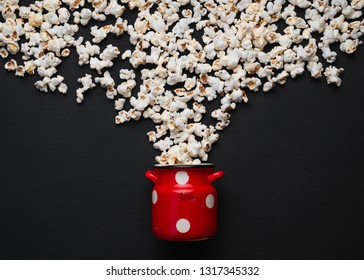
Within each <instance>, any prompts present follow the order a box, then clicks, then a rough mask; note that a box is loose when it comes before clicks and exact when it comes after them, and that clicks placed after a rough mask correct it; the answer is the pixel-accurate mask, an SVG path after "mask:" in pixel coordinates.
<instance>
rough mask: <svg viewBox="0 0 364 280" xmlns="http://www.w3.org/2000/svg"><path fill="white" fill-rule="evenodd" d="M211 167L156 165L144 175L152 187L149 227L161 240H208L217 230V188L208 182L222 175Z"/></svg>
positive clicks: (222, 174)
mask: <svg viewBox="0 0 364 280" xmlns="http://www.w3.org/2000/svg"><path fill="white" fill-rule="evenodd" d="M212 171H213V168H212V167H205V166H203V167H193V168H188V167H176V168H155V169H154V170H150V171H147V172H146V174H145V176H146V177H147V178H148V179H150V180H152V181H153V182H154V184H155V186H154V188H153V190H152V230H153V233H154V235H155V236H156V237H157V238H159V239H162V240H171V241H195V240H204V239H209V238H211V237H212V236H214V234H215V233H216V231H217V191H216V189H215V188H214V187H213V186H212V185H211V183H212V182H213V181H215V180H217V179H219V178H221V177H223V176H224V173H223V172H221V171H218V172H214V173H212Z"/></svg>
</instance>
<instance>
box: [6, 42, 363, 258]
mask: <svg viewBox="0 0 364 280" xmlns="http://www.w3.org/2000/svg"><path fill="white" fill-rule="evenodd" d="M363 58H364V51H363V48H362V47H361V48H360V49H359V51H358V52H357V53H356V54H354V55H351V56H348V55H345V54H343V53H340V54H339V58H338V65H340V66H343V67H345V72H344V73H343V75H342V78H343V85H342V86H341V88H336V87H334V86H329V85H326V83H325V81H324V80H321V81H315V80H313V79H311V78H310V77H309V75H308V74H305V75H304V76H303V77H300V78H298V79H295V80H291V79H290V80H289V81H288V83H287V84H286V85H285V86H283V87H278V88H276V89H275V90H274V91H273V92H271V93H269V94H264V93H258V94H250V95H249V97H250V100H249V104H247V105H243V104H241V105H239V106H238V109H237V110H236V111H235V112H234V113H233V116H232V122H231V125H230V127H229V128H228V129H226V130H225V131H224V132H222V133H221V138H220V141H219V142H218V144H216V145H215V146H214V149H213V151H212V152H211V154H210V162H213V163H215V165H216V168H215V169H216V170H223V171H225V174H226V176H225V178H224V179H221V180H219V181H218V182H216V183H215V186H216V187H217V189H218V191H219V223H220V224H219V226H220V229H219V232H218V235H217V236H216V237H215V238H214V239H212V240H209V241H201V242H193V243H174V242H163V241H159V240H157V239H155V238H154V237H153V235H152V233H151V226H150V224H151V219H150V195H151V189H152V186H153V185H152V183H151V182H149V181H148V180H147V179H146V178H145V177H144V172H145V171H146V170H148V169H150V168H152V167H153V165H154V163H155V162H154V156H155V155H157V153H158V152H157V151H155V150H154V149H153V147H152V145H151V144H150V143H148V141H147V137H146V132H147V131H149V130H151V129H152V128H153V125H152V123H151V122H150V121H148V120H143V121H140V122H138V123H129V124H126V125H123V126H121V127H120V126H116V125H115V124H114V116H115V114H116V112H115V111H114V109H113V102H111V101H108V100H107V99H106V98H105V94H104V90H102V89H99V88H98V89H95V90H93V91H92V92H91V93H88V94H87V96H86V101H85V103H84V104H82V105H78V104H77V103H76V102H75V96H74V92H75V89H76V88H77V83H76V81H75V77H79V76H81V75H82V71H83V69H85V68H80V70H79V69H78V68H77V67H75V63H74V61H73V60H74V59H75V56H73V57H70V58H69V59H68V60H67V61H66V63H65V64H64V65H63V66H62V67H61V71H60V73H61V74H63V75H64V76H65V77H66V81H67V83H68V84H69V85H70V89H69V93H68V94H67V95H65V96H63V95H61V94H59V93H58V94H56V93H50V94H44V93H39V92H37V90H36V89H35V88H34V87H33V83H34V81H36V79H35V77H30V78H26V79H20V78H17V77H14V76H13V75H12V74H10V73H7V72H6V71H5V70H3V69H2V70H1V78H0V92H1V93H0V128H1V136H0V164H1V169H0V170H1V171H0V258H1V259H200V258H202V259H362V258H363V257H364V256H363V252H364V239H363V236H364V219H363V215H364V211H363V208H364V207H363V205H364V203H363V201H364V171H363V170H364V147H363V143H364V131H363V123H364V110H363V106H364V82H363V77H364V66H363ZM1 65H3V62H1Z"/></svg>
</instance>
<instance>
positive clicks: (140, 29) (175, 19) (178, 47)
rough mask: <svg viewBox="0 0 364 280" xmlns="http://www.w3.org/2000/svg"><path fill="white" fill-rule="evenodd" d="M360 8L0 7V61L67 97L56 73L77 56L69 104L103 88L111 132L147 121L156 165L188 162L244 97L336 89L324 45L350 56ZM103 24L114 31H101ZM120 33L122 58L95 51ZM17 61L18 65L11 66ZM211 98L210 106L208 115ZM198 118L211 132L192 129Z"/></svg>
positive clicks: (109, 1) (188, 1)
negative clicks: (213, 105)
mask: <svg viewBox="0 0 364 280" xmlns="http://www.w3.org/2000/svg"><path fill="white" fill-rule="evenodd" d="M363 7H364V0H353V1H346V0H333V1H327V0H314V1H307V0H288V1H286V0H276V1H267V0H260V1H252V0H241V1H237V0H200V1H197V0H177V1H172V0H161V1H145V0H121V1H117V0H87V1H85V0H62V1H60V0H45V1H34V3H32V4H29V5H27V6H22V5H21V4H20V1H19V0H2V1H0V12H1V15H2V20H1V22H0V57H1V58H2V59H4V60H5V69H6V70H8V71H11V72H14V74H15V75H17V76H20V77H22V76H25V75H38V76H39V78H40V79H39V81H37V82H36V83H35V87H36V88H37V89H38V90H40V91H42V92H48V91H59V92H61V93H66V92H67V85H66V83H65V80H64V77H62V76H61V75H59V74H57V72H58V69H57V68H58V67H59V66H60V64H61V63H62V62H63V60H64V59H65V58H66V57H68V56H69V55H70V53H71V52H75V53H77V55H78V64H79V65H80V66H82V65H88V66H89V69H90V73H89V74H86V75H84V76H83V77H78V80H77V81H78V82H79V83H80V87H79V88H78V89H77V91H76V101H77V102H78V103H81V102H83V101H84V98H85V93H86V92H87V91H89V90H91V89H92V88H94V87H96V86H100V87H102V88H104V89H105V92H106V97H107V98H108V99H111V100H114V102H115V110H117V111H118V114H117V116H116V117H115V122H116V123H117V124H122V123H124V122H128V121H132V120H135V121H137V120H139V119H141V118H149V119H151V120H152V121H153V122H154V123H155V130H154V131H150V132H148V133H147V136H148V139H149V141H150V142H152V143H153V147H154V148H156V149H158V150H160V151H161V154H160V155H159V156H157V157H156V161H157V162H158V163H162V164H199V163H201V161H207V160H208V153H209V152H210V150H211V148H212V145H213V144H214V143H215V142H216V141H217V140H218V139H219V134H218V132H219V131H220V130H223V129H225V128H226V127H227V126H228V125H229V124H230V116H231V115H230V113H229V112H230V111H232V110H234V109H235V108H236V107H237V103H241V102H243V103H247V102H248V95H247V92H248V93H249V92H256V91H259V90H263V91H264V92H268V91H270V90H272V89H273V88H274V87H275V86H276V85H283V84H285V83H286V81H287V79H288V78H289V77H291V78H295V77H297V76H299V75H302V74H303V73H304V72H305V71H308V72H309V73H310V74H311V76H312V77H313V78H317V79H318V78H325V79H326V81H327V83H328V84H334V85H336V86H340V85H341V82H342V80H341V78H340V74H341V73H342V72H343V70H344V69H343V68H340V67H339V68H338V67H336V66H335V65H334V63H335V61H336V57H337V52H336V51H335V50H334V49H333V45H334V44H337V45H338V47H339V48H338V49H340V51H342V52H344V53H348V54H351V53H354V52H355V51H356V50H357V48H358V46H359V45H361V44H362V41H361V40H360V38H361V37H362V35H363V32H364V20H363V19H362V10H363ZM134 9H137V10H138V15H137V18H136V20H135V22H134V23H129V22H128V21H127V20H125V19H123V14H124V12H126V11H128V10H134ZM107 19H113V20H112V21H113V23H111V24H110V23H108V24H104V21H106V20H107ZM95 21H98V22H99V24H98V25H94V26H91V27H90V35H91V36H92V39H91V40H90V41H86V40H85V39H84V38H83V37H79V36H77V33H78V31H79V28H80V26H88V25H92V24H93V23H92V22H95ZM282 25H284V27H283V28H281V27H282ZM125 34H127V35H128V36H129V37H130V43H131V44H132V46H133V47H132V48H131V49H128V50H126V51H125V52H123V53H121V51H120V50H119V49H118V47H117V46H113V45H112V44H109V45H107V47H106V48H104V49H101V47H100V46H99V43H101V42H102V41H103V40H105V39H106V38H107V37H108V36H110V35H113V36H117V37H118V36H123V35H125ZM196 34H200V35H196ZM17 54H18V55H19V54H20V55H21V59H19V60H15V59H13V58H11V56H15V55H17ZM125 60H127V61H129V63H130V65H131V67H129V69H120V71H119V79H114V78H113V77H112V76H111V74H110V72H109V69H110V68H111V67H117V64H118V61H125ZM146 66H148V67H146ZM130 69H133V70H130ZM134 69H135V70H134ZM91 70H95V71H96V72H97V73H98V76H96V77H93V76H92V72H91ZM136 75H140V77H141V80H142V83H141V84H137V82H136ZM215 99H219V101H220V107H219V108H217V109H216V110H213V111H212V112H207V111H208V110H207V109H206V106H205V105H206V104H207V102H211V101H213V100H215ZM126 104H128V105H130V106H128V107H129V108H130V109H124V108H125V105H126ZM206 114H210V115H211V117H212V118H214V119H215V120H216V122H215V124H214V125H206V124H204V123H203V122H202V120H203V117H204V116H205V115H206Z"/></svg>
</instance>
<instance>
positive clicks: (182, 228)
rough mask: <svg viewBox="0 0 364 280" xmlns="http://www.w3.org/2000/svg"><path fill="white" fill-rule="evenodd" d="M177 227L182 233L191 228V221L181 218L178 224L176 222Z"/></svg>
mask: <svg viewBox="0 0 364 280" xmlns="http://www.w3.org/2000/svg"><path fill="white" fill-rule="evenodd" d="M176 227H177V230H178V231H179V232H180V233H186V232H187V231H189V230H190V227H191V225H190V222H189V221H188V220H186V219H179V220H178V221H177V224H176Z"/></svg>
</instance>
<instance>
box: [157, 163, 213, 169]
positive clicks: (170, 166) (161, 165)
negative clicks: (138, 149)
mask: <svg viewBox="0 0 364 280" xmlns="http://www.w3.org/2000/svg"><path fill="white" fill-rule="evenodd" d="M154 167H155V168H161V169H175V168H208V167H210V168H212V167H215V164H213V163H200V164H154Z"/></svg>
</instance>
